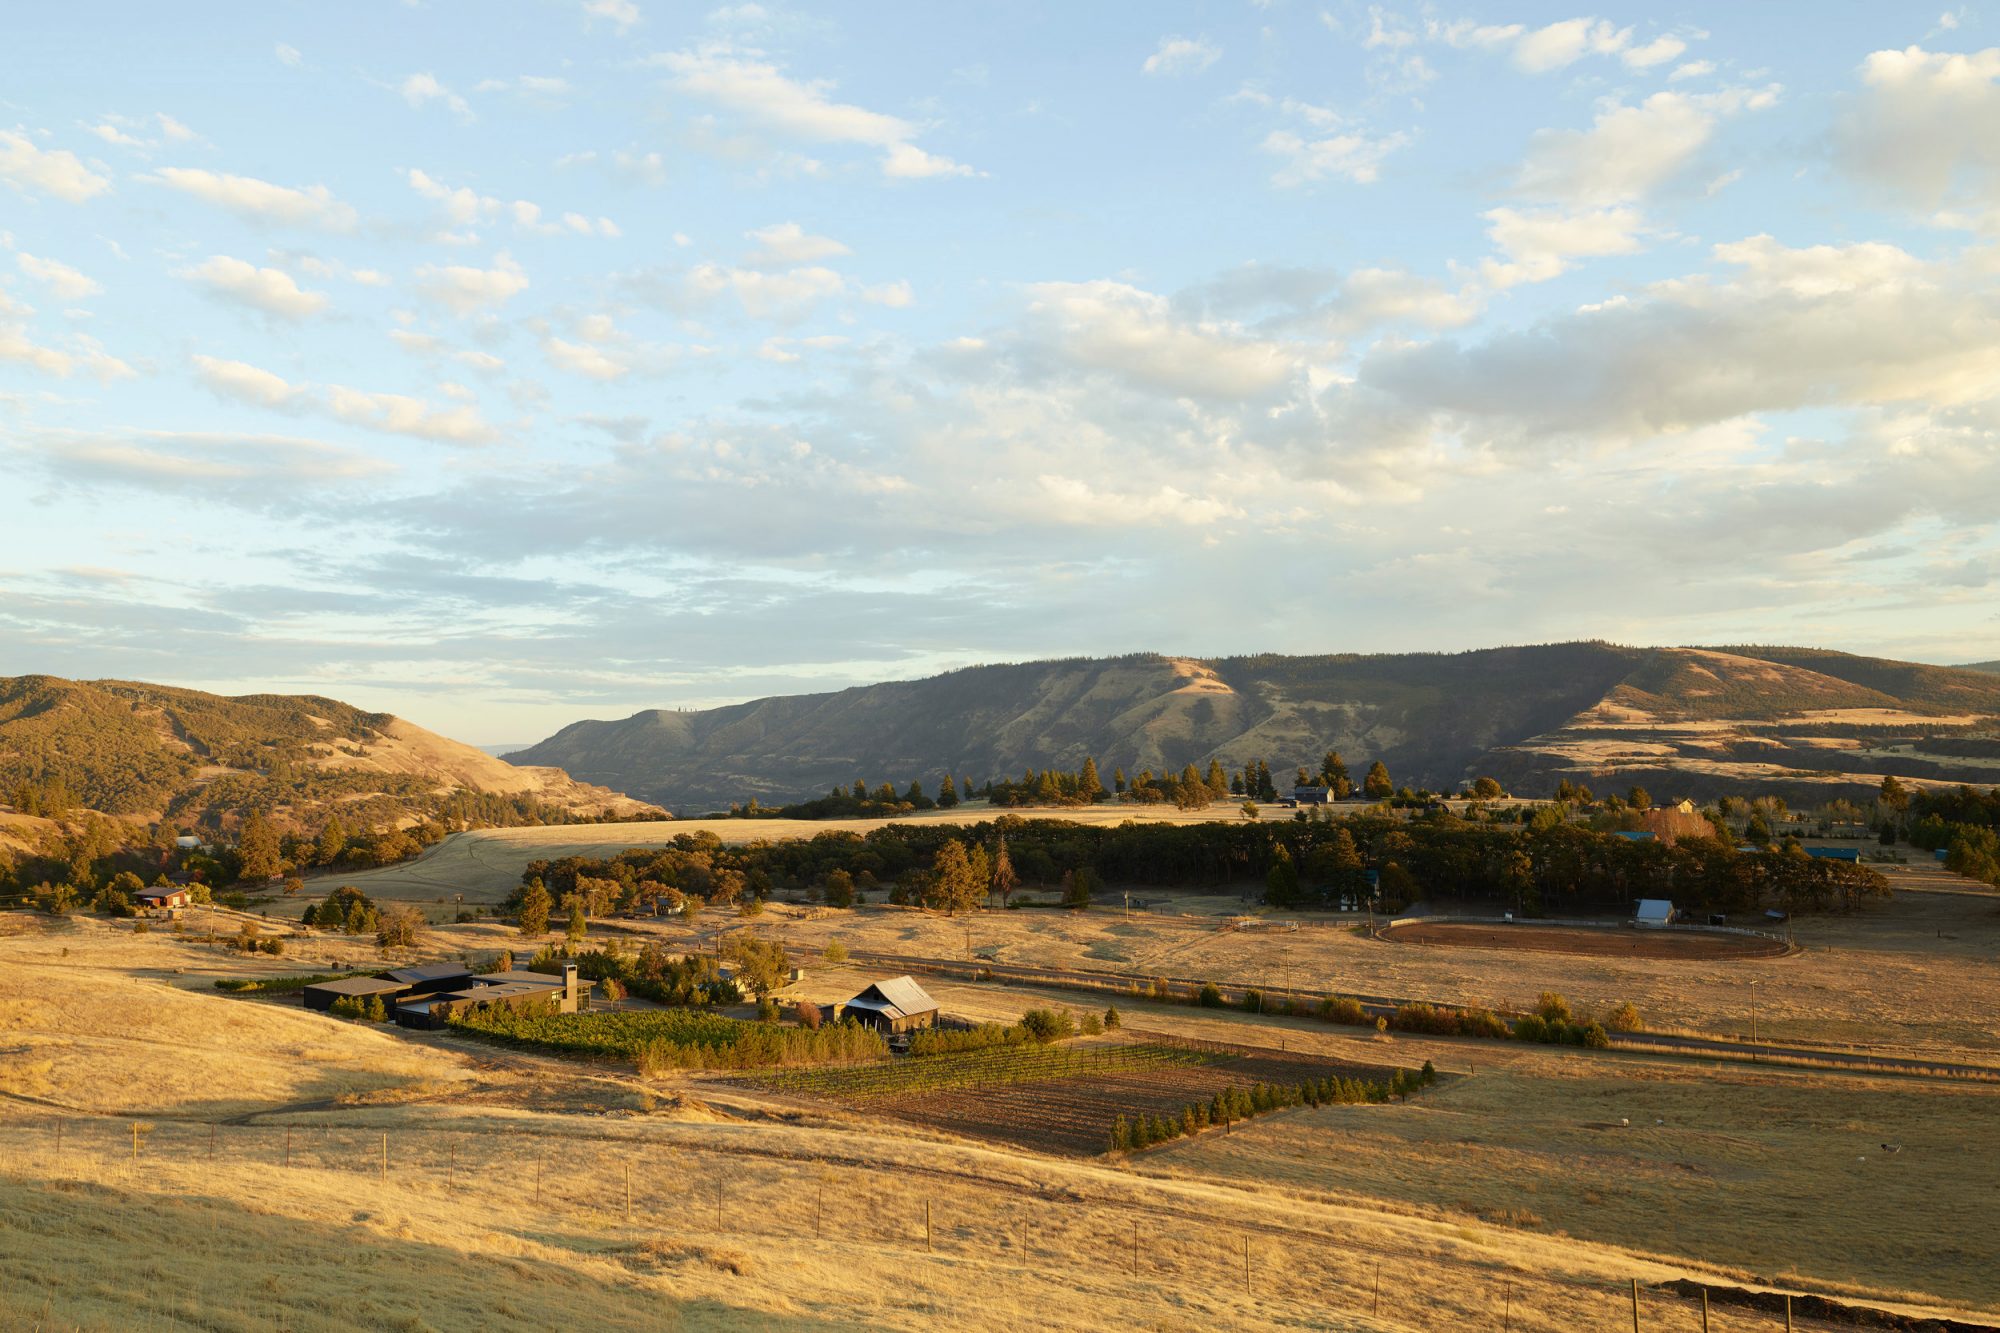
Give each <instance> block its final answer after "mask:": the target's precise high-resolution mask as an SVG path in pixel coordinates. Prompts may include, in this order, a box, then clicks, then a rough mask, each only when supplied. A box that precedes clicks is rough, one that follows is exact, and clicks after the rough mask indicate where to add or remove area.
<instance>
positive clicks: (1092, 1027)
mask: <svg viewBox="0 0 2000 1333" xmlns="http://www.w3.org/2000/svg"><path fill="white" fill-rule="evenodd" d="M1077 1028H1078V1030H1079V1031H1081V1032H1082V1033H1083V1035H1084V1036H1086V1037H1095V1036H1097V1035H1098V1034H1100V1033H1102V1032H1103V1031H1104V1020H1103V1019H1101V1018H1099V1017H1098V1016H1097V1015H1096V1014H1085V1015H1084V1016H1083V1019H1082V1021H1081V1022H1079V1023H1078V1024H1077Z"/></svg>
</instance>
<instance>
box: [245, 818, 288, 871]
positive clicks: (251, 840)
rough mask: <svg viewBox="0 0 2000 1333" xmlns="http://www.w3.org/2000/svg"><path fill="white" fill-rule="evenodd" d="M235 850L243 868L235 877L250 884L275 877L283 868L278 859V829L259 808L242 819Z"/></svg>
mask: <svg viewBox="0 0 2000 1333" xmlns="http://www.w3.org/2000/svg"><path fill="white" fill-rule="evenodd" d="M236 850H237V853H238V854H239V855H240V856H241V857H242V858H243V868H242V870H241V871H239V872H238V875H237V877H238V878H239V879H244V880H248V881H249V882H250V883H252V884H261V883H263V882H264V881H265V880H267V879H271V878H273V877H275V876H276V875H277V874H278V872H279V870H280V869H282V868H283V866H282V863H281V862H280V860H279V844H278V830H277V828H276V827H275V826H274V825H273V824H272V823H271V821H270V820H269V819H268V818H266V817H265V815H264V812H263V811H261V810H259V811H257V812H256V813H255V814H253V815H251V816H250V817H249V818H248V819H246V820H244V821H243V833H242V835H241V836H240V837H239V838H238V839H237V846H236Z"/></svg>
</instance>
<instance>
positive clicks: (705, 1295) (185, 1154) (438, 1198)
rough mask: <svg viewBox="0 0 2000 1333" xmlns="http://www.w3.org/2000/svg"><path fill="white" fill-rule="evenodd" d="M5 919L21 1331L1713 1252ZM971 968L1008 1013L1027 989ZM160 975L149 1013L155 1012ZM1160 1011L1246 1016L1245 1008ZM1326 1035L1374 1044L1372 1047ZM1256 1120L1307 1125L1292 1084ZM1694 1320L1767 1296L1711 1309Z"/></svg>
mask: <svg viewBox="0 0 2000 1333" xmlns="http://www.w3.org/2000/svg"><path fill="white" fill-rule="evenodd" d="M4 921H6V923H8V927H10V931H4V933H0V963H4V969H0V971H8V973H12V971H20V975H22V977H26V979H28V983H26V985H24V987H20V991H16V993H10V995H8V1009H6V1013H8V1027H6V1033H4V1045H6V1049H8V1051H16V1049H20V1047H22V1045H30V1043H32V1045H34V1047H38V1049H44V1051H48V1049H62V1051H64V1053H66V1055H64V1057H62V1059H64V1061H70V1063H74V1065H76V1069H80V1071H82V1077H72V1075H68V1073H66V1075H62V1077H58V1079H50V1081H48V1085H46V1087H42V1089H40V1091H36V1093H28V1091H20V1089H16V1087H12V1085H10V1087H6V1089H0V1325H6V1327H24V1325H26V1327H48V1329H114V1327H116V1329H124V1327H148V1329H178V1327H202V1329H264V1327H292V1329H344V1327H396V1329H542V1327H548V1325H550V1323H556V1321H566V1319H570V1317H574V1311H576V1309H580V1307H582V1309H588V1311H590V1317H592V1323H596V1325H602V1327H610V1329H626V1327H630V1329H640V1327H648V1329H656V1327H702V1329H710V1327H720V1329H732V1327H744V1329H752V1327H754V1329H772V1327H776V1329H852V1327H886V1329H922V1327H938V1325H940V1323H946V1325H966V1327H970V1325H978V1327H992V1329H1040V1327H1076V1329H1130V1327H1218V1329H1250V1327H1274V1325H1292V1327H1332V1329H1378V1331H1382V1329H1442V1327H1492V1325H1494V1323H1496V1321H1498V1319H1500V1317H1502V1313H1504V1315H1506V1317H1508V1321H1510V1325H1512V1327H1518V1329H1536V1331H1540V1329H1546V1331H1550V1333H1554V1331H1556V1329H1578V1327H1610V1325H1612V1321H1616V1319H1622V1317H1624V1313H1626V1301H1628V1295H1626V1283H1628V1281H1630V1279H1634V1277H1636V1279H1640V1281H1642V1283H1646V1285H1648V1291H1646V1295H1644V1303H1646V1311H1648V1315H1650V1317H1658V1319H1668V1317H1672V1319H1680V1321H1688V1319H1692V1305H1688V1303H1686V1301H1682V1299H1678V1297H1670V1295H1664V1293H1658V1291H1652V1289H1650V1285H1652V1283H1658V1281H1666V1279H1674V1277H1682V1275H1690V1273H1696V1275H1704V1277H1706V1275H1708V1273H1706V1271H1704V1269H1700V1267H1694V1265H1688V1263H1684V1261H1680V1259H1674V1257H1668V1255H1666V1249H1668V1247H1660V1245H1652V1243H1640V1245H1636V1247H1634V1249H1630V1251H1626V1249H1620V1247H1616V1245H1604V1243H1598V1241H1596V1239H1594V1237H1592V1239H1582V1237H1578V1239H1570V1237H1554V1235H1548V1233H1544V1231H1540V1229H1534V1227H1528V1229H1522V1227H1516V1225H1510V1223H1506V1221H1496V1219H1486V1217H1478V1215H1474V1213H1468V1211H1464V1209H1460V1207H1458V1205H1456V1201H1454V1197H1450V1195H1446V1193H1440V1195H1438V1197H1436V1199H1422V1193H1424V1191H1422V1189H1412V1187H1392V1185H1394V1183H1392V1181H1390V1179H1388V1175H1390V1173H1392V1171H1394V1163H1392V1161H1384V1163H1378V1165H1376V1169H1378V1171H1380V1173H1382V1181H1380V1183H1378V1185H1374V1183H1370V1185H1368V1187H1366V1189H1364V1187H1350V1189H1344V1191H1342V1193H1330V1191H1328V1189H1326V1187H1324V1181H1320V1179H1316V1177H1310V1173H1308V1175H1300V1163H1298V1161H1286V1163H1276V1161H1274V1165H1272V1169H1268V1171H1252V1169H1246V1167H1244V1165H1242V1163H1240V1161H1234V1159H1222V1161H1218V1163H1216V1165H1214V1167H1208V1165H1204V1163H1200V1161H1196V1157H1192V1155H1188V1157H1184V1155H1180V1153H1154V1155H1142V1157H1138V1159H1134V1161H1130V1163H1106V1161H1056V1159H1048V1157H1038V1155H1032V1153H1022V1151H1014V1149H1006V1147H996V1145H978V1143H968V1141H962V1139H956V1137H952V1135H942V1133H934V1131H922V1129H910V1127H898V1125H886V1123H878V1121H874V1119H870V1117H866V1115H848V1113H826V1115H812V1113H798V1111H792V1109H784V1107H778V1105H758V1103H756V1101H754V1099H748V1101H746V1099H744V1091H742V1089H734V1095H732V1097H724V1095H722V1093H724V1091H728V1089H724V1087H722V1083H720V1081H718V1079H704V1077H694V1079H688V1077H676V1079H666V1081H660V1083H642V1081H640V1079H636V1077H634V1075H630V1073H622V1071H616V1069H590V1067H572V1065H560V1063H556V1061H542V1059H534V1057H516V1055H504V1053H492V1051H488V1049H484V1047H472V1045H466V1043H460V1041H454V1039H438V1037H416V1039H410V1037H392V1035H386V1033H376V1031H366V1029H358V1027H352V1025H342V1023H336V1021H332V1019H324V1017H318V1015H306V1013H302V1011H296V1009H284V1007H278V1005H268V1003H258V1001H240V999H226V997H220V995H216V993H212V991H210V989H208V977H210V975H212V973H208V975H202V973H200V969H202V965H204V959H208V957H212V955H208V953H206V951H202V947H198V945H192V943H184V941H172V939H162V937H134V935H130V933H124V931H114V929H108V927H96V925H78V927H76V929H68V931H64V929H56V931H44V929H38V927H36V925H34V919H22V917H6V919H4ZM24 921H26V923H28V925H26V927H22V925H20V923H24ZM62 949H68V951H70V953H68V957H64V955H62V953H60V951H62ZM50 955H52V957H50ZM176 959H178V961H176ZM164 965H176V967H184V969H186V971H184V973H182V975H178V977H174V979H176V981H178V983H180V987H184V989H172V991H170V989H168V987H162V985H160V983H158V981H154V979H152V977H154V975H158V973H160V969H162V967H164ZM134 975H140V977H146V979H144V981H134V979H132V977H134ZM166 975H174V973H172V967H166ZM814 981H818V983H820V985H830V987H832V985H838V979H836V977H834V975H826V977H818V979H814ZM964 989H966V991H984V993H988V995H986V1003H988V1005H990V1007H992V1009H994V1011H1006V1009H1014V1011H1018V1007H1020V1003H1022V999H1024V997H1022V995H1018V993H1016V995H1000V993H994V991H996V989H992V987H964ZM48 991H62V995H60V997H50V995H48ZM152 1003H162V1005H164V1013H166V1015H168V1017H166V1021H160V1023H154V1021H150V1007H152ZM948 1003H954V1005H956V999H952V1001H948ZM1182 1015H1184V1017H1186V1019H1188V1021H1190V1023H1192V1029H1202V1031H1220V1029H1234V1031H1236V1035H1244V1033H1246V1029H1244V1027H1240V1025H1238V1023H1230V1019H1238V1017H1236V1015H1196V1013H1192V1011H1182ZM1170 1019H1172V1015H1162V1021H1170ZM1196 1035H1198V1031H1196ZM112 1039H114V1041H112ZM96 1041H110V1045H88V1043H96ZM1314 1041H1316V1043H1320V1045H1326V1047H1328V1049H1330V1051H1332V1049H1338V1047H1358V1049H1366V1051H1368V1055H1370V1057H1380V1051H1376V1049H1368V1047H1370V1045H1372V1043H1354V1041H1352V1039H1340V1037H1330V1035H1324V1033H1318V1035H1314ZM1434 1045H1436V1047H1440V1049H1442V1047H1446V1045H1450V1043H1434ZM1420 1049H1422V1047H1416V1045H1412V1047H1406V1049H1400V1051H1398V1053H1396V1055H1400V1057H1410V1059H1414V1057H1416V1053H1418V1051H1420ZM1524 1057H1526V1059H1532V1057H1534V1055H1532V1053H1524ZM1542 1059H1546V1057H1542ZM330 1067H332V1073H330V1071H328V1069H330ZM1484 1077H1486V1075H1482V1079H1484ZM328 1079H332V1083H328ZM342 1081H344V1083H342ZM1800 1087H1804V1085H1800ZM1522 1097H1526V1099H1528V1101H1532V1095H1526V1093H1514V1095H1502V1097H1500V1101H1498V1103H1494V1107H1490V1109H1470V1107H1468V1109H1460V1107H1450V1105H1446V1107H1440V1109H1438V1111H1430V1109H1426V1107H1422V1103H1416V1105H1410V1107H1370V1109H1356V1111H1370V1113H1378V1115H1374V1117H1372V1119H1370V1117H1352V1119H1344V1121H1328V1133H1340V1135H1358V1133H1370V1135H1378V1137H1382V1139H1384V1141H1394V1139H1402V1141H1408V1143H1420V1141H1422V1139H1424V1135H1426V1129H1424V1125H1426V1117H1430V1115H1446V1113H1450V1115H1466V1117H1472V1115H1486V1113H1498V1115H1516V1113H1518V1111H1516V1101H1518V1099H1522ZM1310 1115H1320V1113H1310ZM1394 1121H1406V1125H1402V1127H1398V1125H1396V1123H1394ZM58 1123H60V1127H62V1131H60V1133H62V1137H60V1151H58ZM132 1125H140V1135H138V1139H140V1143H138V1151H136V1155H134V1147H132ZM286 1131H290V1161H286ZM1246 1133H1248V1131H1242V1129H1240V1131H1238V1133H1236V1135H1228V1137H1224V1139H1216V1137H1210V1139H1204V1141H1198V1143H1190V1145H1188V1149H1190V1151H1192V1153H1214V1151H1220V1149H1222V1147H1224V1145H1228V1143H1238V1145H1242V1143H1248V1141H1250V1139H1248V1137H1246ZM1266 1133H1270V1135H1276V1137H1278V1141H1282V1139H1284V1137H1286V1135H1290V1133H1304V1135H1316V1133H1320V1127H1318V1121H1310V1123H1308V1119H1306V1117H1302V1115H1300V1113H1288V1115H1280V1117H1274V1119H1270V1121H1266V1123H1264V1125H1260V1127H1256V1135H1266ZM1522 1133H1524V1135H1532V1133H1534V1125H1532V1123H1530V1125H1528V1127H1524V1129H1522ZM384 1137H386V1151H388V1161H386V1169H384V1157H382V1153H384ZM1506 1171H1512V1167H1510V1165H1506V1167H1502V1171H1500V1173H1502V1175H1504V1173H1506ZM628 1181H630V1191H632V1193H630V1199H632V1203H630V1217H628V1213H626V1185H628ZM718 1189H720V1195H722V1199H720V1215H718V1209H716V1191H718ZM1370 1189H1372V1191H1376V1193H1380V1195H1382V1199H1378V1197H1370ZM926 1203H928V1205H930V1221H932V1225H930V1237H928V1243H926V1229H924V1207H926ZM1854 1225H1862V1219H1856V1221H1854ZM1134 1227H1136V1235H1138V1247H1136V1253H1138V1271H1136V1273H1134V1267H1132V1263H1134ZM1246 1257H1248V1275H1246V1271H1244V1263H1246ZM1376 1265H1380V1291H1382V1299H1380V1311H1378V1313H1376V1297H1374V1291H1376V1271H1378V1269H1376ZM1980 1267H1982V1271H1990V1265H1980ZM1714 1327H1716V1329H1728V1331H1748V1329H1764V1327H1770V1317H1768V1315H1752V1313H1740V1311H1730V1309H1726V1307H1718V1309H1716V1321H1714ZM1800 1327H1814V1325H1810V1323H1802V1325H1800Z"/></svg>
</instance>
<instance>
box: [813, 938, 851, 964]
mask: <svg viewBox="0 0 2000 1333" xmlns="http://www.w3.org/2000/svg"><path fill="white" fill-rule="evenodd" d="M819 956H820V957H821V958H824V959H826V961H827V962H829V963H844V962H846V961H847V946H846V945H845V944H842V943H841V942H840V941H839V940H828V941H827V942H826V948H824V949H822V950H820V955H819Z"/></svg>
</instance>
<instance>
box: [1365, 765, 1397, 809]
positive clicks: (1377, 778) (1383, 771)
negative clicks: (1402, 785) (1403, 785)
mask: <svg viewBox="0 0 2000 1333" xmlns="http://www.w3.org/2000/svg"><path fill="white" fill-rule="evenodd" d="M1395 790H1396V784H1395V783H1393V782H1391V781H1390V780H1389V767H1388V765H1387V764H1384V763H1383V762H1382V761H1381V760H1380V759H1377V760H1376V761H1375V762H1374V763H1372V764H1370V765H1368V776H1367V777H1365V778H1363V779H1362V780H1361V793H1362V795H1364V796H1366V797H1367V798H1368V799H1369V800H1371V801H1386V800H1388V799H1389V797H1390V796H1391V795H1392V794H1393V793H1394V792H1395Z"/></svg>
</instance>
